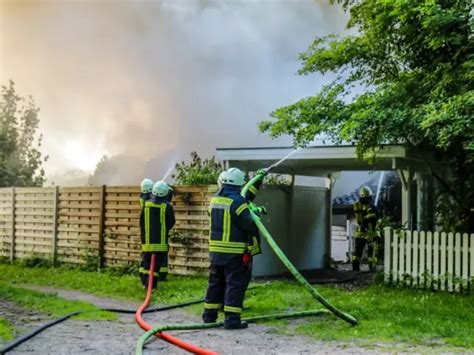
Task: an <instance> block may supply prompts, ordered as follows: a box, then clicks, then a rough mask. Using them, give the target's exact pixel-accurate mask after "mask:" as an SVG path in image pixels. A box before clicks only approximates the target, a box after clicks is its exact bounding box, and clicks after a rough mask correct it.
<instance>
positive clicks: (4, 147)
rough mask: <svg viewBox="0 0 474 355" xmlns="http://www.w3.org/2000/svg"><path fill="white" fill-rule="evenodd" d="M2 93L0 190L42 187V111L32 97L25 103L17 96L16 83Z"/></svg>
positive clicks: (2, 90)
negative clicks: (40, 116)
mask: <svg viewBox="0 0 474 355" xmlns="http://www.w3.org/2000/svg"><path fill="white" fill-rule="evenodd" d="M0 91H1V97H0V187H1V186H41V185H42V184H43V182H44V171H43V169H42V168H41V166H42V163H43V159H42V157H41V152H40V151H39V148H40V146H41V139H42V138H41V136H40V138H39V139H37V138H36V137H37V129H38V124H39V118H38V111H39V109H38V108H37V107H36V105H35V103H34V101H33V99H32V98H31V97H30V98H29V99H28V100H25V99H23V98H21V97H20V96H18V95H17V94H16V92H15V86H14V83H13V81H10V82H9V85H8V86H2V87H1V89H0Z"/></svg>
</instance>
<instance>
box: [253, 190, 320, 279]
mask: <svg viewBox="0 0 474 355" xmlns="http://www.w3.org/2000/svg"><path fill="white" fill-rule="evenodd" d="M327 193H328V190H327V189H325V188H321V187H307V186H294V187H293V188H286V189H285V188H280V187H276V186H264V187H262V189H261V192H260V193H259V194H258V197H257V199H256V201H255V202H256V204H257V205H264V206H265V207H266V208H267V211H268V214H267V215H266V216H263V217H262V221H263V223H264V224H265V226H266V227H267V228H268V230H269V231H270V233H271V234H272V236H273V238H274V239H275V241H276V242H277V243H278V245H279V246H280V248H281V249H282V250H283V252H284V253H285V254H286V255H287V257H288V258H289V259H290V260H291V262H292V263H293V264H294V265H295V266H296V267H297V268H298V269H300V270H304V269H316V268H322V267H323V265H324V253H325V249H326V246H327V237H326V229H327V217H328V211H329V208H328V206H326V205H327V204H326V194H327ZM262 252H263V254H262V255H258V256H257V257H256V258H255V259H254V265H253V275H254V276H269V275H277V274H281V273H284V272H286V268H285V267H284V266H283V264H282V263H281V261H280V260H279V259H278V257H277V256H276V255H275V253H274V252H273V251H272V250H271V248H270V246H269V245H268V244H267V242H266V241H265V240H264V238H262Z"/></svg>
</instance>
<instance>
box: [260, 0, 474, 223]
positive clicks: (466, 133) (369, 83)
mask: <svg viewBox="0 0 474 355" xmlns="http://www.w3.org/2000/svg"><path fill="white" fill-rule="evenodd" d="M334 2H337V3H340V4H342V6H343V8H344V10H345V11H348V12H349V14H350V19H349V22H348V25H347V27H348V28H349V29H352V31H351V33H353V34H351V35H348V36H345V37H337V36H334V35H330V36H326V37H319V38H316V39H315V40H314V42H313V43H312V44H311V45H310V47H309V48H308V50H307V51H306V52H304V53H302V54H300V59H301V61H302V67H301V69H300V70H299V74H301V75H309V74H312V73H322V74H325V73H329V72H332V73H336V77H337V78H336V79H335V80H334V81H333V82H332V83H331V84H329V85H327V86H325V87H324V88H323V89H322V90H321V91H320V92H318V93H317V94H316V95H315V96H312V97H307V98H303V99H301V100H300V101H298V102H296V103H294V104H292V105H289V106H286V107H281V108H278V109H276V110H275V111H274V112H272V113H271V117H272V118H273V120H266V121H262V122H260V124H259V128H260V130H261V131H262V132H268V133H269V134H270V135H271V136H273V137H277V136H279V135H282V134H289V135H291V136H293V140H294V144H295V145H299V146H304V145H307V144H308V143H309V142H311V141H312V140H313V139H314V138H315V137H316V136H317V135H320V134H322V135H324V136H325V137H328V139H330V140H331V141H332V142H333V143H335V144H340V143H342V142H351V143H352V144H355V145H356V146H357V153H358V155H359V157H360V158H363V159H368V160H369V161H373V159H374V158H375V155H376V151H377V149H376V148H377V147H379V146H381V145H382V144H386V143H390V144H405V145H406V146H408V147H410V148H411V149H412V150H413V151H414V152H416V153H417V154H418V158H419V159H422V160H424V161H425V162H426V163H427V164H428V165H429V168H430V171H431V174H432V175H433V177H434V178H435V180H436V181H437V183H438V184H439V185H440V186H441V189H440V191H439V195H438V202H439V204H438V205H439V206H441V205H443V206H445V208H444V210H445V212H446V211H449V214H450V215H451V216H453V215H454V216H456V217H457V218H455V223H454V224H455V225H453V223H451V227H452V228H456V227H463V228H465V229H466V228H467V226H468V225H469V226H470V227H469V228H468V229H470V230H473V229H474V215H473V211H474V121H473V117H472V115H473V108H474V91H473V79H474V70H473V69H474V53H473V34H472V27H471V26H472V17H473V13H472V11H471V10H472V8H471V7H472V2H471V1H470V0H412V1H407V0H392V1H386V0H344V1H333V3H334ZM428 157H429V158H428ZM433 159H434V160H435V162H436V163H437V164H433V163H432V162H433ZM445 212H443V210H442V209H438V215H439V216H440V217H441V218H442V219H444V220H445V221H446V220H447V219H449V218H448V215H447V214H446V213H445Z"/></svg>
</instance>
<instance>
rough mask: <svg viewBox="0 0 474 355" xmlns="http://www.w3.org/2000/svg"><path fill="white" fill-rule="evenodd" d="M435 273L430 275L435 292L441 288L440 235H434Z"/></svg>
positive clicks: (436, 233)
mask: <svg viewBox="0 0 474 355" xmlns="http://www.w3.org/2000/svg"><path fill="white" fill-rule="evenodd" d="M433 244H434V245H433V271H432V273H431V275H430V279H431V280H432V286H431V287H433V288H434V289H435V290H437V289H438V288H439V233H438V232H435V233H434V235H433Z"/></svg>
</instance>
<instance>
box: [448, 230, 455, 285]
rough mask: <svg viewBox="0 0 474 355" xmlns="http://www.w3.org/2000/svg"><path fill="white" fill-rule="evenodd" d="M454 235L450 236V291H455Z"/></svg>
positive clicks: (450, 234)
mask: <svg viewBox="0 0 474 355" xmlns="http://www.w3.org/2000/svg"><path fill="white" fill-rule="evenodd" d="M453 258H454V234H453V233H449V234H448V274H447V277H448V291H450V292H452V291H453V273H454V260H453Z"/></svg>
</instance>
